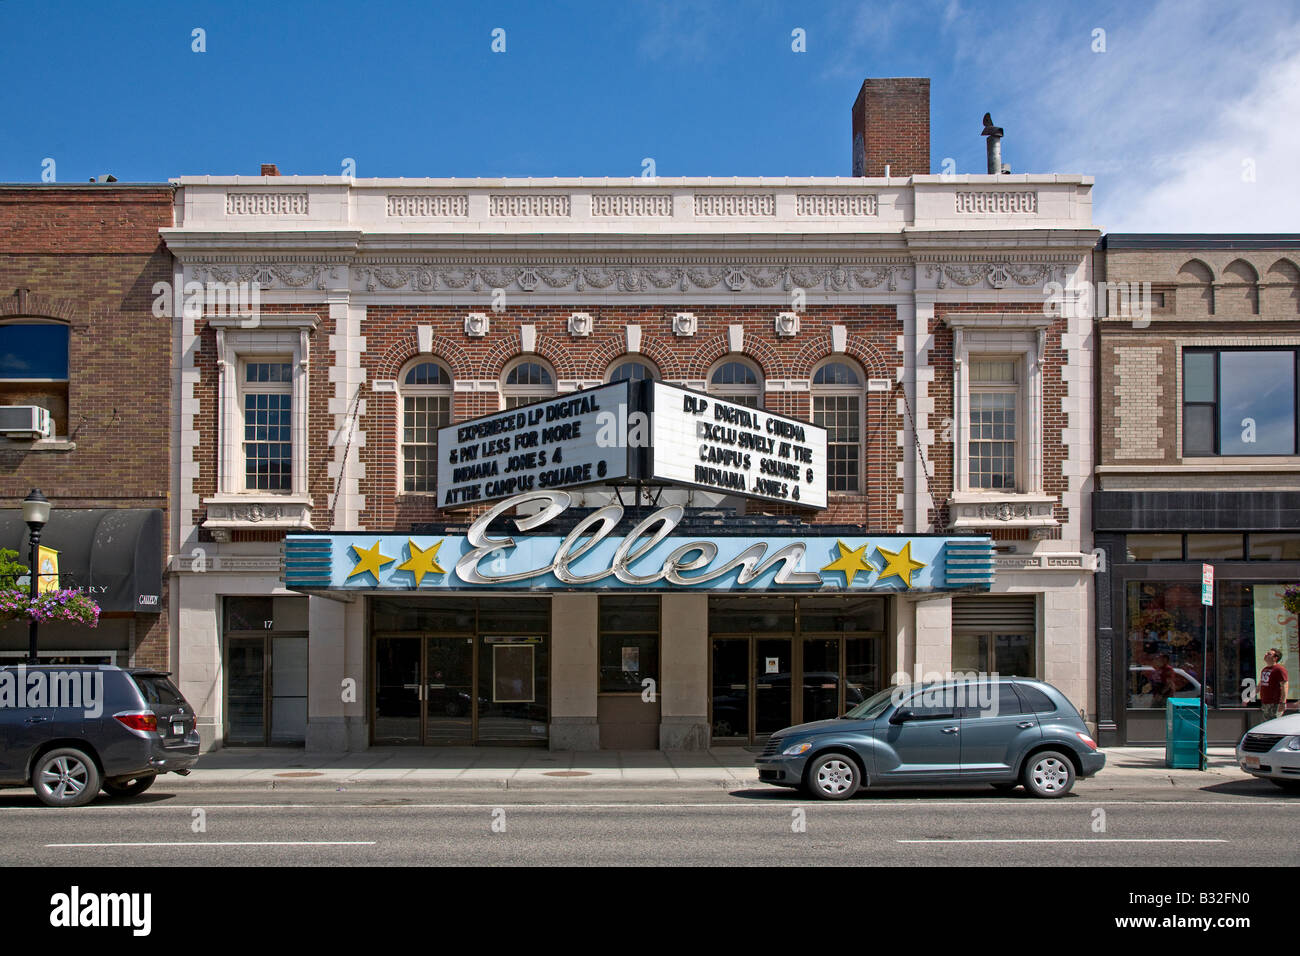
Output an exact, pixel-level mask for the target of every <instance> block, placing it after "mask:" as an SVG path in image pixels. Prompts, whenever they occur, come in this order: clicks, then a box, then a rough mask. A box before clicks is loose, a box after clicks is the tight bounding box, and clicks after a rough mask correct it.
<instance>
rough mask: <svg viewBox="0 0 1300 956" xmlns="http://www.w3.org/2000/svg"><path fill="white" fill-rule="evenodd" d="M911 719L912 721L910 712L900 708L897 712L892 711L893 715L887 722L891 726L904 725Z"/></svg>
mask: <svg viewBox="0 0 1300 956" xmlns="http://www.w3.org/2000/svg"><path fill="white" fill-rule="evenodd" d="M911 719H912V712H911V711H910V710H908V709H907V708H906V707H900V708H899V709H898V710H896V711H894V712H893V714H891V715H890V717H889V722H890V723H891V724H905V723H907V722H908V721H909V720H911Z"/></svg>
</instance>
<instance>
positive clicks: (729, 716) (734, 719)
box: [713, 637, 750, 743]
mask: <svg viewBox="0 0 1300 956" xmlns="http://www.w3.org/2000/svg"><path fill="white" fill-rule="evenodd" d="M749 684H750V681H749V638H747V637H730V638H715V639H714V641H713V739H714V740H742V741H744V742H746V743H748V742H749V703H750V694H749Z"/></svg>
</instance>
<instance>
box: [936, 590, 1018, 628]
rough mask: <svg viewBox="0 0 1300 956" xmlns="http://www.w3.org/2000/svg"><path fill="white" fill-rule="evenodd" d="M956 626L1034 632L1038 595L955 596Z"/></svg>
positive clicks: (953, 618)
mask: <svg viewBox="0 0 1300 956" xmlns="http://www.w3.org/2000/svg"><path fill="white" fill-rule="evenodd" d="M952 627H953V630H957V629H962V630H976V631H999V632H1003V633H1006V632H1014V633H1021V634H1033V633H1034V627H1035V615H1034V596H1033V595H1032V594H1027V595H1020V596H1016V597H1008V596H1003V595H998V596H990V597H955V598H953V599H952Z"/></svg>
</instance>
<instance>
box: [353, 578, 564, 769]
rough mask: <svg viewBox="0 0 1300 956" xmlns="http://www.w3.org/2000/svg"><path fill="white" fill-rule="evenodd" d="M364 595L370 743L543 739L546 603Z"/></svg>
mask: <svg viewBox="0 0 1300 956" xmlns="http://www.w3.org/2000/svg"><path fill="white" fill-rule="evenodd" d="M485 604H487V602H486V601H480V600H478V599H474V598H463V599H462V598H449V599H438V600H433V601H426V600H420V599H406V598H377V599H374V600H372V601H371V648H372V658H371V665H372V666H371V674H372V681H371V689H372V694H371V700H372V701H373V704H372V720H371V742H372V743H374V744H376V745H386V744H410V745H424V746H443V745H458V744H461V745H471V744H494V743H498V744H509V745H512V746H519V745H521V744H532V743H538V744H544V743H546V741H547V722H548V720H549V712H550V707H549V699H550V688H549V678H548V674H549V663H548V660H547V653H548V644H549V637H550V603H549V602H548V601H546V600H544V599H536V598H514V597H501V598H497V599H496V600H495V601H493V602H492V603H491V605H490V606H484V605H485Z"/></svg>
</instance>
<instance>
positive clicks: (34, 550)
mask: <svg viewBox="0 0 1300 956" xmlns="http://www.w3.org/2000/svg"><path fill="white" fill-rule="evenodd" d="M23 520H24V521H26V522H27V528H28V530H29V531H30V532H31V538H30V544H29V547H30V553H29V555H28V561H29V564H30V566H31V571H30V573H29V574H28V575H27V579H28V582H29V590H28V594H29V595H30V596H31V597H32V598H33V599H35V598H36V594H37V582H38V581H39V580H40V571H41V568H40V556H41V529H42V528H44V527H45V523H46V522H47V521H49V520H50V502H49V499H47V498H46V497H45V496H44V495H43V494H41V493H40V491H39V490H38V489H36V488H33V489H32V492H31V494H29V495H28V496H27V497H26V498H24V499H23ZM29 633H30V637H29V641H28V647H27V663H29V664H35V663H37V658H36V618H35V617H33V618H32V623H31V631H30V632H29Z"/></svg>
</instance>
